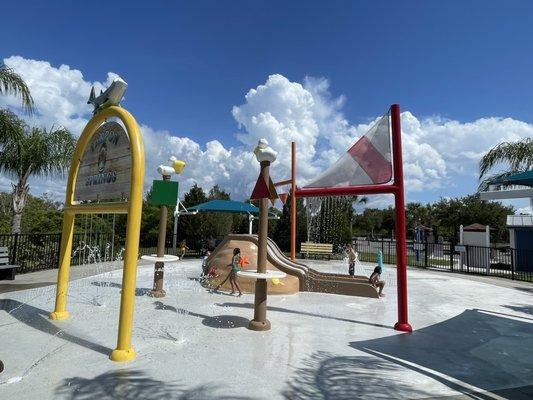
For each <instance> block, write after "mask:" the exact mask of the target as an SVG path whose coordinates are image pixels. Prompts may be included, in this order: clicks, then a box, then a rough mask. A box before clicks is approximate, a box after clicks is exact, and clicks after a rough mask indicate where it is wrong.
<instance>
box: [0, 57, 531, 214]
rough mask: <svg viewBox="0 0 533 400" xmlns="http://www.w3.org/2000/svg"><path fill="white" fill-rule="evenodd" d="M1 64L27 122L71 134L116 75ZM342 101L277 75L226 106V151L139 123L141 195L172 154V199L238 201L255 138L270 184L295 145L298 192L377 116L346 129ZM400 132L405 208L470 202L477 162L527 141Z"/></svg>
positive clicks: (478, 128) (0, 183) (446, 127)
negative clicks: (269, 151) (205, 193)
mask: <svg viewBox="0 0 533 400" xmlns="http://www.w3.org/2000/svg"><path fill="white" fill-rule="evenodd" d="M4 63H5V64H6V65H7V66H9V67H11V68H13V69H15V70H16V71H17V72H18V73H19V74H21V75H22V77H23V78H24V79H25V81H26V82H27V83H28V86H29V87H30V90H31V92H32V95H33V97H34V99H35V103H36V108H37V113H36V115H35V116H34V117H32V119H31V120H29V123H32V124H38V125H46V126H48V127H49V126H52V125H63V126H65V127H67V128H68V129H70V130H71V131H72V132H73V133H74V134H76V135H79V134H80V133H81V131H82V129H83V127H84V125H85V124H86V122H87V121H88V119H89V118H90V117H91V106H89V105H87V104H86V102H87V97H88V94H89V92H90V88H91V86H95V87H96V89H97V90H99V89H100V88H103V87H106V86H107V85H109V84H110V83H111V81H112V80H113V79H114V78H115V77H116V76H117V74H115V73H113V72H109V73H108V74H107V77H106V80H105V82H90V81H87V80H85V79H84V76H83V73H82V72H81V71H80V70H78V69H74V68H71V67H69V66H68V65H61V66H59V67H55V66H52V65H51V64H50V63H49V62H46V61H36V60H30V59H25V58H23V57H20V56H12V57H9V58H6V59H4ZM346 101H347V99H346V97H345V96H339V97H334V96H333V95H332V94H331V93H330V88H329V81H328V80H327V79H325V78H312V77H307V78H305V79H303V81H302V83H299V82H293V81H290V80H289V79H287V78H286V77H284V76H283V75H280V74H273V75H270V76H269V77H267V79H266V81H265V82H264V83H262V84H259V85H258V86H257V87H255V88H251V89H250V90H249V91H248V93H247V94H246V95H245V97H244V99H243V102H242V104H240V105H235V106H234V107H233V109H232V115H233V117H234V118H235V121H236V128H237V129H238V131H237V133H236V138H237V140H238V141H239V143H240V144H239V145H237V146H233V147H227V146H225V145H224V141H223V139H220V140H214V141H210V142H207V143H197V142H196V141H194V140H193V139H191V138H188V137H183V136H177V135H175V134H173V133H172V127H168V130H165V131H157V130H154V129H152V128H151V127H150V123H151V122H152V121H139V122H140V123H142V125H141V129H142V132H143V136H144V142H145V154H146V163H147V165H146V177H145V186H146V188H145V189H147V188H148V187H149V185H150V183H151V181H152V179H156V178H158V176H157V173H156V168H157V165H159V164H160V163H164V162H166V161H167V160H168V158H169V157H170V156H172V155H174V156H176V157H178V158H181V159H183V160H185V161H186V162H187V163H188V165H187V167H186V168H185V170H184V173H183V175H182V176H181V177H180V181H181V182H182V187H181V193H184V192H185V191H187V190H188V189H189V188H190V186H192V185H193V184H194V183H197V184H199V185H200V186H202V187H204V189H209V188H210V187H211V186H213V185H214V184H219V185H220V186H221V187H222V188H224V189H225V190H227V191H229V192H231V194H232V197H233V198H236V199H243V198H246V197H247V196H249V194H250V193H251V190H252V187H253V184H254V183H255V180H256V179H257V175H258V171H259V165H258V163H257V161H256V160H255V157H254V155H253V154H252V152H251V150H252V149H253V148H254V147H255V145H256V143H257V140H259V139H260V138H266V139H267V140H268V141H269V143H270V145H271V146H272V147H273V148H274V149H275V150H277V151H278V152H279V155H278V160H277V161H276V162H275V163H274V164H273V166H272V169H271V171H272V175H273V177H274V178H275V179H286V178H288V177H289V175H290V151H291V150H290V143H291V141H296V142H297V150H298V179H299V184H300V185H303V184H305V182H306V181H308V180H309V179H311V178H313V177H315V176H316V175H317V174H319V173H320V172H321V171H323V170H324V169H325V168H327V167H328V166H329V165H331V164H332V163H333V162H334V161H335V160H336V159H337V158H338V157H340V156H341V155H342V154H343V153H344V152H345V151H346V150H347V149H348V148H349V147H350V146H351V145H352V144H353V143H354V142H355V141H356V140H357V139H358V138H359V137H361V136H362V135H363V134H364V133H365V132H366V131H367V130H368V129H369V128H370V127H371V126H372V124H373V122H375V121H376V120H377V119H378V118H379V117H380V115H375V119H374V121H371V122H369V123H368V124H353V123H351V122H350V120H349V117H348V116H346V115H345V114H344V112H343V107H344V104H345V102H346ZM0 106H1V107H9V108H11V109H13V110H15V111H17V112H19V113H20V115H21V116H23V117H24V118H28V117H27V116H24V115H23V113H22V112H21V110H20V101H19V100H18V99H16V98H13V97H10V96H3V97H0ZM125 106H126V107H127V101H125ZM131 111H132V112H133V113H135V110H131ZM154 122H155V121H154ZM402 131H403V135H402V141H403V158H404V172H405V185H406V189H407V196H408V200H411V201H413V200H417V198H418V193H421V192H424V193H428V192H429V193H433V194H434V198H438V197H439V196H441V195H442V196H444V195H445V194H446V189H447V187H449V186H459V187H460V188H462V190H463V193H464V194H468V193H471V192H472V191H473V190H475V188H476V186H477V163H478V161H479V158H480V157H481V156H482V155H483V154H484V153H485V152H486V151H487V150H488V149H489V148H491V147H492V146H494V145H495V144H496V143H498V142H501V141H504V140H517V139H519V138H522V137H528V136H533V125H531V124H528V123H525V122H522V121H517V120H514V119H511V118H493V117H491V118H482V119H478V120H475V121H472V122H466V123H463V122H459V121H454V120H449V119H442V118H440V117H429V118H419V117H417V116H415V114H413V113H412V112H411V111H404V112H403V113H402ZM8 182H9V180H8V179H7V178H6V177H0V190H3V191H9V190H10V187H9V185H8ZM30 184H31V186H32V193H33V194H39V193H42V192H44V191H52V192H53V194H54V195H56V196H57V197H59V198H62V197H63V196H64V186H65V181H64V179H54V180H44V179H39V178H33V179H32V180H31V182H30ZM372 204H374V205H385V204H390V198H388V199H387V198H385V197H378V198H376V199H375V200H374V201H373V202H372Z"/></svg>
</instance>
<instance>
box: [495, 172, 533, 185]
mask: <svg viewBox="0 0 533 400" xmlns="http://www.w3.org/2000/svg"><path fill="white" fill-rule="evenodd" d="M490 183H491V184H492V185H496V184H500V185H524V186H533V170H531V171H526V172H519V173H516V174H512V175H508V176H506V177H503V178H498V179H494V180H493V181H491V182H490Z"/></svg>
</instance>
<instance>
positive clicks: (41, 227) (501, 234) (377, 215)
mask: <svg viewBox="0 0 533 400" xmlns="http://www.w3.org/2000/svg"><path fill="white" fill-rule="evenodd" d="M150 196H151V190H149V191H148V192H147V193H146V195H145V199H144V204H143V212H142V221H141V241H145V242H154V243H155V241H156V239H157V235H158V227H159V207H158V206H154V205H152V204H151V203H150ZM230 198H231V194H230V193H228V192H226V191H224V190H223V189H221V188H220V187H219V186H218V185H215V186H214V187H212V188H211V189H209V190H207V191H205V190H204V189H203V188H201V187H200V186H198V185H194V186H193V187H191V189H190V190H189V191H188V192H187V193H185V194H184V196H183V205H184V206H185V207H192V206H195V205H198V204H201V203H205V202H207V201H210V200H215V199H221V200H230ZM354 201H357V199H354V198H350V197H346V198H343V199H342V200H341V201H338V202H336V203H335V207H334V208H330V209H328V210H326V209H325V208H323V210H322V211H321V212H328V213H330V214H331V215H330V216H329V219H328V220H325V219H324V220H322V221H320V222H319V224H320V225H324V223H327V222H328V221H333V220H334V221H335V227H336V228H335V229H334V230H329V231H325V233H323V234H322V235H321V236H320V237H321V238H322V240H323V241H324V242H326V243H333V244H334V245H342V244H345V243H348V242H350V240H351V238H353V237H355V236H363V237H369V238H380V237H392V236H393V234H394V218H395V212H394V208H392V207H389V208H384V209H378V208H365V209H364V211H363V212H361V213H356V212H355V209H354V207H353V204H354ZM296 204H297V221H298V230H297V243H298V244H299V243H301V242H304V241H307V240H308V227H307V218H308V213H307V212H306V208H305V206H304V200H303V199H297V202H296ZM62 207H63V204H62V203H61V202H59V201H57V200H55V199H53V198H51V197H50V196H48V195H46V194H45V195H43V196H41V197H35V196H31V195H30V196H29V197H28V201H27V207H26V211H25V213H24V214H23V216H22V220H21V230H22V232H23V233H45V232H46V233H52V232H53V233H59V232H61V223H62V219H63V210H62ZM12 213H13V210H12V201H11V195H10V194H8V193H0V233H9V232H10V231H11V216H12ZM271 213H272V214H274V215H277V216H278V219H271V220H269V235H270V236H271V237H273V238H275V240H276V242H277V243H278V245H279V246H280V247H281V248H282V249H283V250H285V251H288V250H289V249H290V196H289V198H288V200H287V202H286V203H285V205H283V206H282V207H281V209H280V210H278V209H275V208H272V209H271ZM513 213H514V209H513V207H510V206H504V205H502V204H501V203H499V202H489V201H484V200H481V199H480V198H479V195H471V196H465V197H459V198H453V199H440V200H439V201H437V202H434V203H427V204H421V203H415V202H413V203H408V204H407V206H406V218H407V230H408V232H407V234H408V237H412V236H413V232H414V228H415V227H417V226H419V225H423V226H425V227H429V228H433V229H434V230H435V231H436V234H437V235H439V236H443V237H445V238H448V239H450V240H453V239H454V238H455V239H457V234H458V230H459V225H461V224H463V225H469V224H472V223H481V224H484V225H490V226H491V228H493V231H492V241H493V242H507V241H508V230H507V227H506V217H507V215H509V214H513ZM319 218H325V216H323V217H321V216H319ZM112 222H113V221H112V219H111V218H110V216H109V215H98V214H97V215H94V216H85V215H79V216H77V217H76V225H75V232H76V233H83V232H86V231H88V230H89V229H90V230H92V233H98V232H101V233H107V234H110V233H112V229H113V227H112ZM257 223H258V222H257V220H256V221H254V223H253V224H254V225H253V230H254V232H257V228H258V227H257ZM114 225H115V235H117V236H119V237H122V238H123V237H124V235H125V228H126V216H125V215H116V216H115V224H114ZM173 227H174V216H173V209H171V210H169V215H168V219H167V232H168V234H169V236H170V235H171V233H172V231H173ZM328 232H329V236H328ZM229 233H248V216H247V215H246V214H232V213H210V212H201V213H198V214H196V215H186V216H181V217H180V218H179V219H178V226H177V240H178V241H181V240H183V239H185V240H186V241H187V243H188V245H189V247H191V248H193V246H199V245H200V242H201V241H202V240H207V239H209V238H222V237H223V236H225V235H227V234H229Z"/></svg>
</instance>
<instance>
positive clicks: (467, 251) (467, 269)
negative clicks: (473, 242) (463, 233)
mask: <svg viewBox="0 0 533 400" xmlns="http://www.w3.org/2000/svg"><path fill="white" fill-rule="evenodd" d="M469 247H470V246H468V245H465V250H466V273H467V274H468V273H470V262H469V258H470V257H469V254H470V251H469Z"/></svg>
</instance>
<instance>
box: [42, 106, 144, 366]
mask: <svg viewBox="0 0 533 400" xmlns="http://www.w3.org/2000/svg"><path fill="white" fill-rule="evenodd" d="M113 117H116V118H118V119H120V120H121V121H122V123H123V124H124V126H125V127H126V132H127V133H128V136H129V140H130V151H131V159H132V165H131V188H130V196H129V199H128V201H127V202H117V203H94V204H93V203H91V204H79V203H77V202H76V201H74V195H75V193H74V191H75V187H76V179H77V177H78V172H79V168H80V164H81V159H82V157H83V154H84V152H85V149H86V148H87V146H88V144H89V143H90V141H91V139H92V137H93V136H94V133H95V132H96V130H97V129H98V128H99V127H100V125H101V124H102V123H103V122H105V120H106V119H109V118H113ZM143 181H144V144H143V138H142V134H141V131H140V129H139V125H138V124H137V121H135V118H133V116H132V115H131V114H130V113H129V112H128V111H127V110H125V109H124V108H122V107H118V106H112V107H108V108H105V109H103V110H101V111H100V112H98V113H97V114H96V115H95V116H94V117H93V118H92V119H91V120H90V121H89V122H88V123H87V125H86V126H85V129H84V130H83V132H82V134H81V136H80V138H79V140H78V143H77V144H76V149H75V150H74V155H73V157H72V162H71V165H70V170H69V175H68V181H67V190H66V198H65V211H64V216H63V228H62V236H61V253H60V258H59V272H58V278H57V289H56V302H55V310H54V312H52V313H51V314H50V318H51V319H54V320H63V319H66V318H68V316H69V313H68V311H67V308H66V307H67V293H68V284H69V273H70V258H71V253H72V237H73V233H74V218H75V215H76V214H95V213H119V214H128V220H127V226H126V248H125V252H124V272H123V274H122V294H121V300H120V317H119V328H118V340H117V348H116V349H115V350H113V352H112V353H111V355H110V358H111V359H112V360H113V361H130V360H133V359H134V358H135V350H134V349H133V347H132V345H131V336H132V328H133V309H134V304H135V283H136V278H137V256H138V252H139V236H140V228H141V213H142V195H143Z"/></svg>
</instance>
